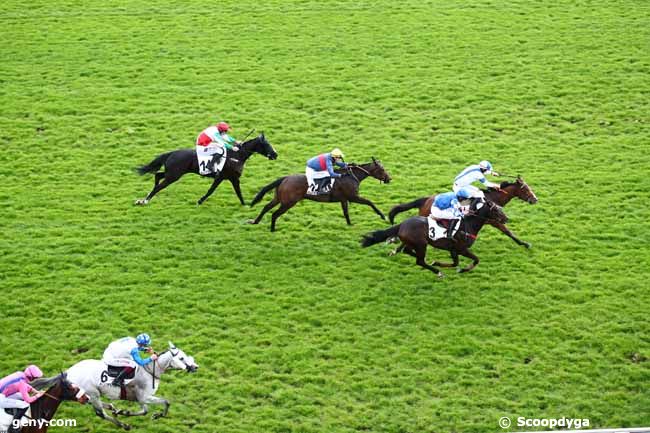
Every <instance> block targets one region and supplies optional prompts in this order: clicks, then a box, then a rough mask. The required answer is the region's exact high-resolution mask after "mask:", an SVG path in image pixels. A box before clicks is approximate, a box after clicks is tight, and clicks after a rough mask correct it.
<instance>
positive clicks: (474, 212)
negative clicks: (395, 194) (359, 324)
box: [361, 200, 508, 277]
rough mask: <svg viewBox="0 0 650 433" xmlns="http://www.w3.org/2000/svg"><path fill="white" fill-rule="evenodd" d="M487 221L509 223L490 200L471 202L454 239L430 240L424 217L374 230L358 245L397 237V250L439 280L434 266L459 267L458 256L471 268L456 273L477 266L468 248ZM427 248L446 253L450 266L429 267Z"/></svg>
mask: <svg viewBox="0 0 650 433" xmlns="http://www.w3.org/2000/svg"><path fill="white" fill-rule="evenodd" d="M489 220H495V221H498V222H500V223H502V224H505V223H506V222H508V217H507V216H506V214H505V213H503V208H502V207H501V206H499V205H497V204H494V203H492V202H489V201H485V202H484V201H482V200H474V201H473V203H472V204H471V206H470V212H469V213H468V215H466V216H465V217H464V218H463V219H462V220H461V223H460V226H459V229H458V231H457V232H456V234H455V235H454V237H453V239H447V238H442V239H438V240H436V241H433V240H431V238H430V237H429V223H428V221H427V217H422V216H415V217H411V218H409V219H407V220H405V221H404V222H402V223H401V224H398V225H395V226H392V227H390V228H388V229H386V230H377V231H374V232H371V233H368V234H366V235H365V236H363V238H362V239H361V246H362V247H364V248H365V247H369V246H371V245H374V244H377V243H379V242H382V241H385V240H387V239H389V238H392V237H394V236H397V237H399V239H400V240H401V241H402V245H400V246H399V247H398V249H397V251H398V252H399V251H404V252H405V253H407V254H409V255H411V256H413V257H415V263H416V264H418V265H419V266H422V267H423V268H425V269H428V270H430V271H431V272H433V273H435V274H436V275H438V277H443V274H442V272H440V271H439V270H438V269H436V268H435V267H434V266H441V267H455V266H458V256H459V255H461V256H464V257H468V258H470V259H472V261H473V262H472V264H471V265H469V266H467V267H465V268H462V269H459V270H458V272H469V271H471V270H472V269H474V268H475V267H476V265H478V263H479V258H478V257H477V256H476V255H475V254H474V253H473V252H471V251H470V249H469V248H470V247H471V246H472V245H473V244H474V241H475V240H476V237H477V236H478V232H479V231H480V230H481V228H482V227H483V225H484V224H485V223H486V222H488V221H489ZM427 245H431V246H432V247H434V248H439V249H441V250H448V251H449V253H450V254H451V258H452V260H453V263H439V262H433V263H431V265H428V264H427V263H426V262H425V256H426V253H427Z"/></svg>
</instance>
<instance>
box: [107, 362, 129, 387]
mask: <svg viewBox="0 0 650 433" xmlns="http://www.w3.org/2000/svg"><path fill="white" fill-rule="evenodd" d="M128 373H129V368H128V367H124V368H123V369H122V371H120V373H119V374H118V375H117V376H115V379H113V382H111V385H113V386H119V387H121V386H122V385H124V378H125V377H126V375H127V374H128Z"/></svg>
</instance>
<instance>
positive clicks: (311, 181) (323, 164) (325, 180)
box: [305, 149, 347, 195]
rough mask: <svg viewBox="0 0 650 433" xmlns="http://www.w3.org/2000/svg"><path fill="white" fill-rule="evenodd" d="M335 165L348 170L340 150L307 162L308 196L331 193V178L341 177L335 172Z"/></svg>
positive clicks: (323, 154)
mask: <svg viewBox="0 0 650 433" xmlns="http://www.w3.org/2000/svg"><path fill="white" fill-rule="evenodd" d="M334 164H335V165H337V166H339V167H341V168H347V164H346V163H345V162H343V152H341V150H340V149H334V150H332V151H331V152H330V153H322V154H320V155H318V156H315V157H313V158H311V159H310V160H309V161H307V168H306V169H305V175H306V176H307V185H308V186H307V194H311V195H316V194H325V193H328V192H329V191H330V185H331V178H338V177H341V175H340V174H339V173H337V172H335V171H334V166H333V165H334Z"/></svg>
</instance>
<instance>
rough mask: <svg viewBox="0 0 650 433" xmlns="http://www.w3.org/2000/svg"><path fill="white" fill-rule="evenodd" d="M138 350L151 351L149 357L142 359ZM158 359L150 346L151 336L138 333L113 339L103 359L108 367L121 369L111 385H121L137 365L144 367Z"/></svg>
mask: <svg viewBox="0 0 650 433" xmlns="http://www.w3.org/2000/svg"><path fill="white" fill-rule="evenodd" d="M140 352H146V353H151V354H152V355H151V356H150V357H149V358H146V359H143V358H142V357H141V356H140ZM156 359H158V355H156V354H155V353H153V349H152V348H151V338H150V337H149V335H147V334H140V335H138V336H137V337H135V338H133V337H124V338H120V339H119V340H115V341H113V342H112V343H111V344H109V345H108V347H107V348H106V350H105V351H104V357H103V361H104V362H105V363H106V365H108V366H110V367H118V368H120V367H121V368H122V371H120V373H119V374H118V375H117V376H116V377H115V379H114V380H113V382H112V383H111V385H113V386H122V385H123V384H124V378H125V377H126V376H127V375H128V374H130V373H131V372H132V371H133V370H135V368H136V366H137V365H140V366H142V367H144V366H145V365H147V364H149V363H150V362H153V361H155V360H156Z"/></svg>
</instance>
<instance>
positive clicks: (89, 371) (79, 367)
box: [67, 342, 199, 430]
mask: <svg viewBox="0 0 650 433" xmlns="http://www.w3.org/2000/svg"><path fill="white" fill-rule="evenodd" d="M198 368H199V366H198V365H197V364H196V363H195V362H194V358H192V357H191V356H187V355H186V354H185V352H183V351H182V350H180V349H178V348H177V347H176V346H174V345H173V344H172V343H171V342H169V350H166V351H164V352H163V353H161V354H160V355H158V359H157V360H156V361H154V362H150V363H149V364H147V365H145V366H144V367H141V366H138V367H137V369H136V370H135V376H134V377H133V379H131V380H126V381H124V383H125V386H124V389H125V391H126V392H125V394H126V395H125V396H122V395H121V394H122V390H121V388H119V387H117V386H113V385H111V381H112V378H111V377H108V371H107V370H108V367H107V365H106V364H105V363H104V362H103V361H100V360H97V359H86V360H84V361H81V362H78V363H76V364H75V365H73V366H72V367H70V369H68V372H67V373H68V378H69V380H70V381H72V382H74V383H76V384H78V385H79V386H81V387H82V388H83V389H84V390H85V391H86V393H87V395H88V397H89V398H90V404H92V406H93V408H94V409H95V413H96V414H97V416H99V417H100V418H104V419H107V420H109V421H111V422H112V423H113V424H115V425H117V426H119V427H122V428H123V429H124V430H130V429H131V426H130V425H128V424H125V423H123V422H121V421H119V420H118V419H117V418H115V417H112V416H110V415H108V414H107V413H106V412H105V411H104V409H109V410H110V411H111V412H112V413H113V415H115V416H117V415H124V416H138V415H146V414H147V411H148V409H147V405H149V404H162V405H164V406H165V407H164V409H163V411H162V412H158V413H154V414H153V415H152V416H151V418H152V419H157V418H159V417H161V416H167V412H168V411H169V401H167V400H165V399H164V398H160V397H155V396H154V394H155V393H156V391H157V390H158V385H159V384H160V377H161V376H162V374H163V373H164V372H165V371H167V370H169V369H175V370H186V371H187V372H188V373H193V372H195V371H196V370H197V369H198ZM102 396H103V397H107V398H108V399H110V400H126V401H136V402H138V403H139V404H140V407H141V408H142V410H140V411H138V412H129V411H125V410H121V409H116V408H115V406H113V404H111V403H105V402H103V401H102V400H101V397H102Z"/></svg>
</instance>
